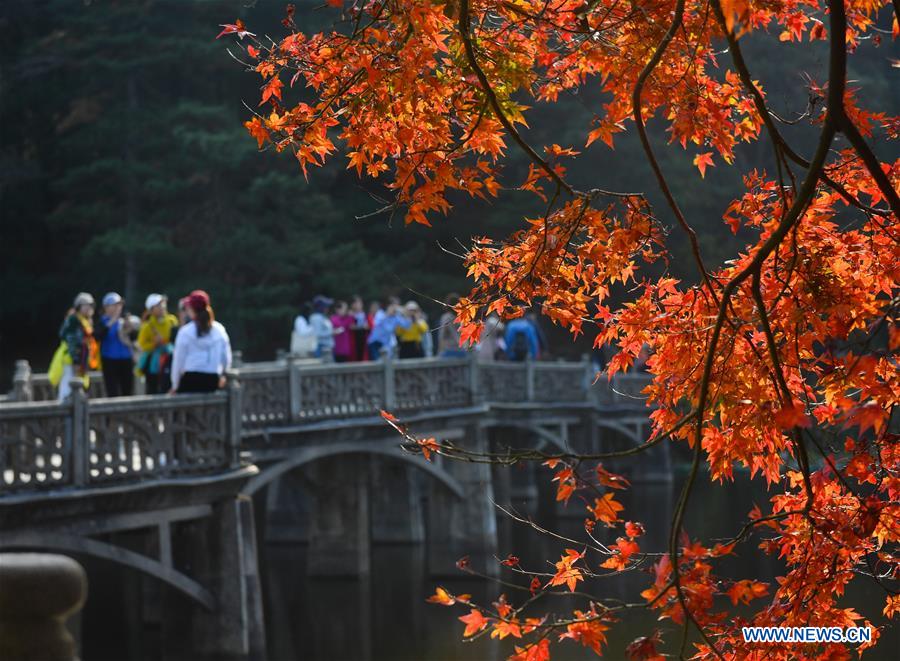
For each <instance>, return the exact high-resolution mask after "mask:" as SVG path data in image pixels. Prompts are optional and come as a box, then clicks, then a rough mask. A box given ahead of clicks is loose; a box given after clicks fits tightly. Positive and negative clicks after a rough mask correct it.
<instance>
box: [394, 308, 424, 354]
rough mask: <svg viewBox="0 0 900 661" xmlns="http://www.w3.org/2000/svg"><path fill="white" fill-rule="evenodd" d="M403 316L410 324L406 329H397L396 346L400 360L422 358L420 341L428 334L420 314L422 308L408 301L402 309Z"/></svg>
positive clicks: (422, 352) (422, 316) (422, 351)
mask: <svg viewBox="0 0 900 661" xmlns="http://www.w3.org/2000/svg"><path fill="white" fill-rule="evenodd" d="M404 314H405V316H406V317H407V318H408V319H409V320H410V321H411V322H412V323H411V324H410V325H409V326H407V327H406V328H402V327H399V326H398V327H397V344H398V345H399V355H400V358H424V357H425V351H424V349H423V348H422V339H423V338H424V337H425V336H426V335H427V334H428V332H429V331H428V322H427V321H425V316H424V315H423V314H422V308H420V307H419V304H418V303H416V302H415V301H410V302H409V303H407V304H406V306H405V308H404Z"/></svg>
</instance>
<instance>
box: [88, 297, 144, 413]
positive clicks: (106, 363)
mask: <svg viewBox="0 0 900 661" xmlns="http://www.w3.org/2000/svg"><path fill="white" fill-rule="evenodd" d="M124 303H125V301H124V300H123V299H122V297H121V296H120V295H119V294H117V293H116V292H109V293H108V294H107V295H106V296H104V297H103V315H102V316H101V317H100V324H99V325H98V327H97V329H96V331H95V335H96V336H97V339H98V340H100V359H101V365H102V368H103V385H104V386H105V387H106V396H107V397H122V396H125V397H127V396H129V395H132V394H134V346H133V345H132V342H131V337H130V335H131V332H132V330H137V329H133V328H132V327H131V324H130V321H129V319H128V316H127V315H123V314H122V308H123V307H124Z"/></svg>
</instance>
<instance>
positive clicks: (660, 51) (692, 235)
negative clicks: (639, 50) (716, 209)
mask: <svg viewBox="0 0 900 661" xmlns="http://www.w3.org/2000/svg"><path fill="white" fill-rule="evenodd" d="M684 3H685V0H678V1H677V3H676V5H675V15H674V16H673V17H672V23H671V25H670V26H669V29H668V30H667V31H666V33H665V35H664V36H663V38H662V40H661V41H660V42H659V44H658V45H657V47H656V50H655V51H654V52H653V55H652V56H651V58H650V61H649V62H647V64H646V65H644V68H643V70H642V71H641V73H640V75H639V76H638V79H637V82H636V83H635V85H634V90H633V91H632V94H631V108H632V114H633V116H634V122H635V125H636V126H637V130H638V135H639V136H640V139H641V145H642V146H643V148H644V153H645V154H646V156H647V160H648V161H649V162H650V168H651V169H652V170H653V174H654V175H655V176H656V181H657V183H658V184H659V187H660V189H661V190H662V193H663V196H664V197H665V198H666V202H667V203H668V204H669V207H670V208H671V209H672V213H674V214H675V219H676V220H677V221H678V224H679V225H681V227H682V229H683V230H684V231H685V233H686V234H687V236H688V240H689V241H690V244H691V253H692V254H693V256H694V261H695V262H696V263H697V268H698V269H700V274H701V275H702V276H703V280H704V281H705V282H706V285H707V287H708V288H709V291H710V292H711V293H712V296H713V298H714V299H715V297H716V293H715V289H714V287H713V283H712V279H711V278H710V276H709V272H708V271H707V270H706V266H705V265H704V263H703V257H702V255H701V253H700V243H699V241H698V240H697V233H696V232H695V231H694V228H693V227H691V226H690V224H689V223H688V222H687V219H686V218H685V217H684V214H683V213H682V212H681V208H680V207H679V206H678V202H677V201H676V200H675V196H674V195H673V193H672V189H671V188H670V187H669V183H668V181H667V180H666V177H665V175H664V174H663V171H662V168H661V167H660V165H659V161H658V160H657V159H656V155H655V154H654V153H653V147H652V146H651V144H650V138H649V137H648V136H647V128H646V126H645V124H644V116H643V111H642V102H641V94H642V93H643V91H644V85H645V84H646V82H647V80H648V79H649V78H650V76H651V74H652V73H653V71H654V69H656V67H657V66H658V65H659V63H660V62H661V61H662V58H663V55H664V54H665V52H666V49H667V48H668V47H669V44H670V43H671V41H672V39H674V37H675V33H676V32H677V31H678V28H679V27H680V26H681V22H682V19H683V17H684Z"/></svg>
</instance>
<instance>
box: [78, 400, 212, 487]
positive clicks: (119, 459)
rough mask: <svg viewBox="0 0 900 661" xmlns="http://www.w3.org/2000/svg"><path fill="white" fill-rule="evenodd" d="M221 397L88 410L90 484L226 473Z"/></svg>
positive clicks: (106, 404) (105, 404)
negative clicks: (205, 473) (198, 473)
mask: <svg viewBox="0 0 900 661" xmlns="http://www.w3.org/2000/svg"><path fill="white" fill-rule="evenodd" d="M226 407H227V400H226V398H225V396H224V395H208V396H203V395H199V396H194V395H192V396H178V397H173V398H166V399H162V398H157V397H127V398H119V399H108V400H98V401H96V402H91V403H89V405H88V411H89V418H88V420H89V424H88V427H89V431H88V462H89V466H88V474H89V478H88V479H89V481H90V482H108V481H113V480H125V479H134V478H140V477H144V476H166V475H175V474H181V473H193V472H203V471H211V470H216V469H220V468H225V467H227V465H228V460H229V456H230V455H229V448H228V441H227V438H226V436H227V430H226V424H227V422H226V420H227V417H226V413H227V411H226Z"/></svg>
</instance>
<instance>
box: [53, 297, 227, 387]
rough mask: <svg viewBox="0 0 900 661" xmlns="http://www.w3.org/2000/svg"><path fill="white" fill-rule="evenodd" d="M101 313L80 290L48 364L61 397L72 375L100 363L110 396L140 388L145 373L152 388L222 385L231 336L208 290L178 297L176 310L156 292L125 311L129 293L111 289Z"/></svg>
mask: <svg viewBox="0 0 900 661" xmlns="http://www.w3.org/2000/svg"><path fill="white" fill-rule="evenodd" d="M101 304H102V311H101V314H100V316H99V318H96V319H95V311H96V310H95V308H96V303H95V301H94V297H93V296H92V295H91V294H89V293H86V292H82V293H80V294H78V296H76V297H75V301H74V302H73V304H72V308H71V309H70V310H69V311H68V313H67V314H66V317H65V319H64V321H63V324H62V328H61V329H60V331H59V337H60V344H59V347H58V348H57V350H56V353H55V354H54V356H53V360H52V361H51V363H50V370H49V377H50V382H51V383H52V384H53V385H55V386H56V387H57V388H58V392H59V399H60V401H62V400H64V399H65V398H66V397H68V396H69V393H70V392H71V389H72V381H73V380H75V379H82V380H84V383H85V386H87V379H88V372H89V371H90V370H97V369H101V370H102V372H103V384H104V386H105V388H106V394H107V396H109V397H118V396H127V395H132V394H134V380H135V376H138V377H143V378H144V380H145V391H146V393H147V394H160V393H176V392H179V393H187V392H212V391H214V390H216V389H218V388H221V387H223V386H224V379H225V377H224V374H225V371H226V370H227V369H228V368H229V367H230V366H231V342H230V340H229V338H228V333H227V332H226V331H225V328H224V326H222V324H220V323H219V322H217V321H216V320H215V314H214V312H213V308H212V304H211V302H210V298H209V294H207V293H206V292H205V291H203V290H201V289H197V290H194V291H192V292H191V293H190V294H188V295H187V296H185V297H184V298H182V299H181V300H179V302H178V315H177V316H176V315H174V314H172V313H171V312H169V310H168V298H167V297H166V296H165V295H163V294H158V293H153V294H150V295H149V296H147V298H146V299H145V300H144V310H143V314H142V315H141V316H140V317H137V316H134V315H130V314H127V313H126V312H125V311H124V310H125V300H124V299H123V298H122V296H121V295H119V294H118V293H116V292H109V293H108V294H106V295H105V296H104V297H103V299H102V301H101Z"/></svg>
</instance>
